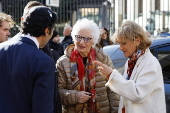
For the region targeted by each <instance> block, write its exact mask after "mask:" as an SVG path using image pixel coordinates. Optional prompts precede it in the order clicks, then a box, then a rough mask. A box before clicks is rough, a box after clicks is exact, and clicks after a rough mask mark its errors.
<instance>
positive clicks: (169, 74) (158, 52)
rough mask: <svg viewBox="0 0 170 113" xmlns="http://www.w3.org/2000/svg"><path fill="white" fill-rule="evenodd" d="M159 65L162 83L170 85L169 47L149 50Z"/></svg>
mask: <svg viewBox="0 0 170 113" xmlns="http://www.w3.org/2000/svg"><path fill="white" fill-rule="evenodd" d="M151 52H152V53H153V55H154V56H156V57H157V58H158V60H159V62H160V64H161V67H162V72H163V76H164V82H165V83H170V46H164V47H160V48H156V49H153V50H151Z"/></svg>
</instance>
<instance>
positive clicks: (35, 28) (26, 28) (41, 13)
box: [21, 6, 57, 37]
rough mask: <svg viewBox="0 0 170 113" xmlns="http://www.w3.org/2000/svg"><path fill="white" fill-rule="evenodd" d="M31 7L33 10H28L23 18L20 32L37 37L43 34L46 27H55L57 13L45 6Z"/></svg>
mask: <svg viewBox="0 0 170 113" xmlns="http://www.w3.org/2000/svg"><path fill="white" fill-rule="evenodd" d="M37 7H38V8H37ZM33 8H34V10H35V11H32V12H28V14H27V15H26V17H25V20H24V21H23V22H22V24H21V25H22V33H23V34H28V33H29V34H30V35H31V36H34V37H39V36H41V35H45V29H46V28H49V29H50V31H51V29H52V28H54V27H55V23H56V20H57V14H56V13H54V12H52V11H51V10H50V9H49V8H48V7H45V6H35V7H33ZM31 9H32V8H31ZM31 9H30V10H31ZM50 33H51V32H50Z"/></svg>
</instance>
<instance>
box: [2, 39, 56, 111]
mask: <svg viewBox="0 0 170 113" xmlns="http://www.w3.org/2000/svg"><path fill="white" fill-rule="evenodd" d="M54 96H55V64H54V61H53V60H52V59H51V58H50V57H49V56H48V55H46V54H45V53H43V52H42V51H41V50H39V49H38V48H37V46H36V44H35V43H34V42H33V41H32V40H31V39H29V38H26V37H19V36H18V37H15V39H11V40H9V41H6V42H4V43H1V44H0V113H54V101H55V99H54Z"/></svg>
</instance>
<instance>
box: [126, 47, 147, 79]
mask: <svg viewBox="0 0 170 113" xmlns="http://www.w3.org/2000/svg"><path fill="white" fill-rule="evenodd" d="M144 53H145V51H144V50H137V51H136V52H135V53H133V54H132V56H131V57H130V59H129V60H128V69H127V74H128V76H127V78H126V79H127V80H129V79H130V77H131V74H132V71H133V68H134V67H135V64H136V62H137V60H138V58H139V57H140V56H141V55H143V54H144Z"/></svg>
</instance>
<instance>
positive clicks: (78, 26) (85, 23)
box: [71, 18, 100, 45]
mask: <svg viewBox="0 0 170 113" xmlns="http://www.w3.org/2000/svg"><path fill="white" fill-rule="evenodd" d="M81 30H89V31H90V32H91V35H92V39H93V43H94V45H96V43H97V41H98V39H99V36H100V30H99V27H98V26H97V24H96V23H95V22H94V21H93V20H88V19H87V18H83V19H79V20H77V22H76V23H75V25H74V26H73V29H72V32H71V36H72V38H73V40H74V41H75V35H77V34H78V32H79V31H81Z"/></svg>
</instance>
